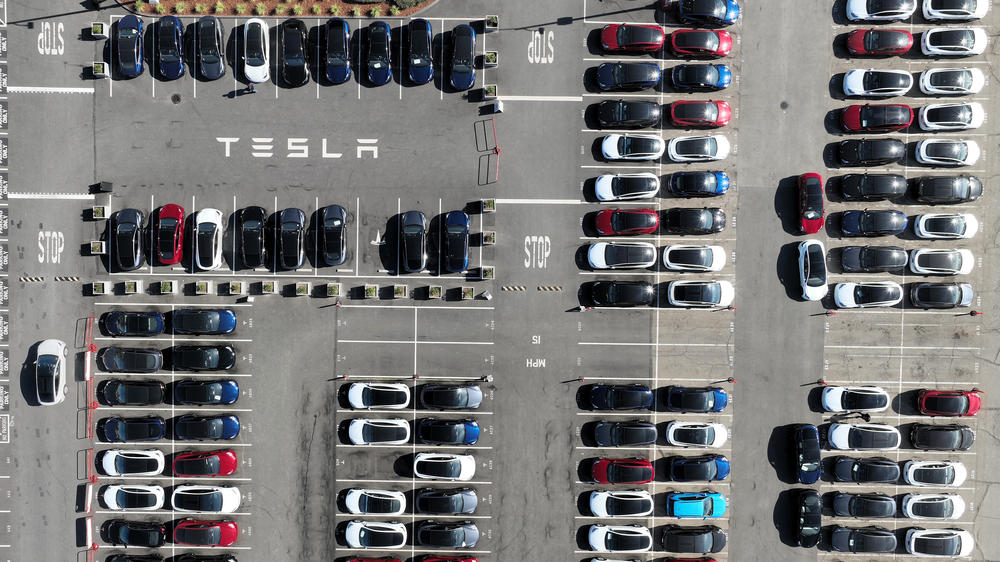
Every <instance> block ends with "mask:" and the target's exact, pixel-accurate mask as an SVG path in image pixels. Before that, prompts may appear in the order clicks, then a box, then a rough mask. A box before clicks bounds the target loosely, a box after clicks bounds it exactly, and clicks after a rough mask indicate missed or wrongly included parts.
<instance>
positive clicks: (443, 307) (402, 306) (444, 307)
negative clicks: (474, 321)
mask: <svg viewBox="0 0 1000 562" xmlns="http://www.w3.org/2000/svg"><path fill="white" fill-rule="evenodd" d="M342 308H396V309H401V310H402V309H408V308H419V309H420V311H421V312H424V311H427V310H469V311H473V310H493V309H494V307H492V306H479V305H471V306H452V305H439V306H433V305H431V306H415V305H412V304H400V305H397V304H344V305H343V306H342Z"/></svg>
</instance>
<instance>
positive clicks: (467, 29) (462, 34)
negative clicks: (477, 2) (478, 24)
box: [449, 23, 476, 90]
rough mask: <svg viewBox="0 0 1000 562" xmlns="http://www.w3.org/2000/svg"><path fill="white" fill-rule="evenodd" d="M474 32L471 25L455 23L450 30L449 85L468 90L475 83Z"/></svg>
mask: <svg viewBox="0 0 1000 562" xmlns="http://www.w3.org/2000/svg"><path fill="white" fill-rule="evenodd" d="M475 58H476V32H475V31H474V30H473V29H472V26H470V25H466V24H464V23H463V24H461V25H456V26H455V29H454V30H453V31H452V32H451V72H450V73H449V74H450V76H449V79H450V81H451V87H452V88H455V89H456V90H468V89H469V88H471V87H472V85H473V84H475V83H476V66H475V64H474V62H475Z"/></svg>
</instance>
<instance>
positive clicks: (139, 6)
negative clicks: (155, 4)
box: [132, 0, 146, 12]
mask: <svg viewBox="0 0 1000 562" xmlns="http://www.w3.org/2000/svg"><path fill="white" fill-rule="evenodd" d="M132 9H134V10H135V11H137V12H141V11H143V10H145V9H146V3H145V2H143V1H142V0H135V4H132Z"/></svg>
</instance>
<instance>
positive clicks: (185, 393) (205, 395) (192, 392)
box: [177, 382, 222, 402]
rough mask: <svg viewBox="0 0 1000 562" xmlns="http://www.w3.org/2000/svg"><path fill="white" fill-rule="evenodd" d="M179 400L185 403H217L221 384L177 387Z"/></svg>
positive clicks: (219, 398) (196, 384)
mask: <svg viewBox="0 0 1000 562" xmlns="http://www.w3.org/2000/svg"><path fill="white" fill-rule="evenodd" d="M177 390H178V395H179V398H180V399H182V400H184V401H186V402H219V401H221V400H222V384H221V383H217V382H210V383H195V384H184V385H178V386H177Z"/></svg>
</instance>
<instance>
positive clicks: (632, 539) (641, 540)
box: [607, 532, 649, 551]
mask: <svg viewBox="0 0 1000 562" xmlns="http://www.w3.org/2000/svg"><path fill="white" fill-rule="evenodd" d="M607 548H608V550H610V551H616V550H642V549H646V548H649V542H648V541H647V540H646V537H645V536H644V535H639V534H631V533H628V534H623V533H615V532H609V533H608V534H607Z"/></svg>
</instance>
